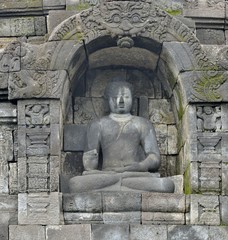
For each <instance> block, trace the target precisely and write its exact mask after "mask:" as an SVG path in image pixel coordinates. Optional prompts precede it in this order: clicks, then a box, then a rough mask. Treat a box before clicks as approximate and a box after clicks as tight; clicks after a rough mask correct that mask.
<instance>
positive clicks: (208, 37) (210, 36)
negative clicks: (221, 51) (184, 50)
mask: <svg viewBox="0 0 228 240" xmlns="http://www.w3.org/2000/svg"><path fill="white" fill-rule="evenodd" d="M196 36H197V38H198V39H199V40H200V42H201V43H202V44H214V45H221V44H225V34H224V31H223V30H215V29H197V30H196Z"/></svg>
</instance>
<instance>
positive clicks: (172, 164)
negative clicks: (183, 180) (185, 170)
mask: <svg viewBox="0 0 228 240" xmlns="http://www.w3.org/2000/svg"><path fill="white" fill-rule="evenodd" d="M166 173H167V176H174V175H176V174H177V156H176V155H174V156H172V155H171V156H167V170H166Z"/></svg>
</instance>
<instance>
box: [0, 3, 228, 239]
mask: <svg viewBox="0 0 228 240" xmlns="http://www.w3.org/2000/svg"><path fill="white" fill-rule="evenodd" d="M107 2H111V1H107ZM113 2H117V3H115V4H117V5H118V4H123V3H121V1H113ZM118 2H120V3H118ZM125 2H126V1H125ZM138 2H139V3H136V2H134V4H138V9H137V10H136V13H137V14H138V15H137V16H139V17H140V18H141V21H142V22H143V21H145V28H142V27H141V26H140V27H139V26H137V24H136V26H135V25H134V24H135V23H134V22H133V27H132V28H133V29H134V33H133V34H132V33H130V32H127V31H126V30H125V32H123V29H122V26H121V24H119V25H112V24H111V25H108V24H109V23H110V22H107V18H105V16H106V14H107V13H108V16H109V15H110V14H111V12H108V11H110V10H107V9H106V10H104V9H100V8H99V7H97V6H98V5H97V4H98V1H97V0H83V1H79V0H35V1H34V0H33V1H32V0H31V1H29V0H10V1H9V0H0V13H1V17H0V239H1V240H8V239H10V240H15V239H18V240H20V239H23V240H24V239H37V240H38V239H39V240H42V239H63V238H66V239H93V240H95V239H99V240H100V239H121V240H125V239H140V240H141V239H142V240H143V239H145V240H146V239H175V240H176V239H202V240H205V239H210V240H211V239H221V240H222V239H227V235H228V227H227V225H228V210H227V209H228V206H227V204H228V199H227V198H228V197H227V195H228V193H227V191H228V185H227V182H228V181H227V178H228V168H227V156H228V150H227V143H228V139H227V136H228V135H227V128H228V120H227V119H228V116H227V114H228V107H227V101H228V96H227V69H228V60H227V47H226V46H225V45H226V43H227V36H228V35H227V27H226V23H227V14H226V13H227V1H225V0H217V1H210V0H194V1H185V0H162V1H161V0H158V1H152V2H153V4H152V3H150V1H147V2H145V1H138ZM142 4H144V5H145V4H149V5H148V9H150V12H149V13H148V15H146V14H147V11H146V10H145V9H144V12H146V13H145V15H146V17H145V15H144V16H142V13H141V9H142ZM155 4H156V5H155ZM123 6H125V7H126V9H127V11H131V10H130V8H128V4H125V5H123ZM157 6H158V8H157ZM90 7H93V8H92V10H91V8H90ZM121 9H123V8H121ZM83 10H85V11H84V12H82V11H83ZM106 11H107V12H106ZM120 12H121V11H120ZM76 14H78V15H76ZM212 16H213V18H212ZM100 19H103V20H102V21H101V20H100ZM137 19H138V18H134V21H136V20H137ZM147 20H148V21H147ZM120 22H121V20H120ZM136 22H137V21H136ZM104 23H105V24H104ZM146 24H147V25H146ZM107 26H108V27H107ZM126 32H127V33H126ZM117 45H118V46H117ZM133 46H134V47H133ZM117 72H118V73H120V72H121V73H124V74H125V75H127V76H128V80H129V81H131V79H132V78H134V79H136V81H135V82H133V85H134V87H135V89H136V94H135V100H134V108H133V114H135V115H140V116H143V117H145V118H148V119H149V120H150V121H151V122H152V123H153V124H154V126H155V129H156V134H157V139H158V143H159V147H160V151H161V155H162V166H161V168H160V174H161V175H162V176H168V177H171V178H172V179H173V180H174V181H175V183H176V186H178V188H177V189H176V192H175V193H174V194H159V193H129V192H122V193H119V192H114V193H113V192H97V193H84V194H73V195H72V194H69V193H67V192H68V189H67V183H68V179H69V177H71V176H72V175H80V174H81V173H82V171H83V166H82V153H83V134H84V132H85V127H86V124H87V123H88V122H89V121H91V120H92V119H94V118H96V117H99V116H103V115H105V114H107V112H108V110H107V107H106V103H105V99H104V98H103V90H104V87H105V85H106V84H107V82H108V80H109V79H111V77H112V76H113V75H115V74H116V73H117ZM72 133H73V135H72ZM74 134H76V136H77V137H75V135H74Z"/></svg>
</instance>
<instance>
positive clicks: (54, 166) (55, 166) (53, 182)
mask: <svg viewBox="0 0 228 240" xmlns="http://www.w3.org/2000/svg"><path fill="white" fill-rule="evenodd" d="M49 161H50V162H49V164H50V165H49V166H50V173H49V176H50V182H49V184H50V185H49V186H50V191H51V192H57V191H59V170H60V156H50V158H49ZM47 164H48V163H47ZM41 176H42V175H41ZM45 176H48V171H47V175H46V173H43V176H42V177H43V178H45Z"/></svg>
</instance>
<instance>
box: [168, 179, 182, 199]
mask: <svg viewBox="0 0 228 240" xmlns="http://www.w3.org/2000/svg"><path fill="white" fill-rule="evenodd" d="M168 178H169V179H171V180H172V181H173V183H174V185H175V190H174V193H177V194H183V192H184V177H183V175H175V176H171V177H168Z"/></svg>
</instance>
